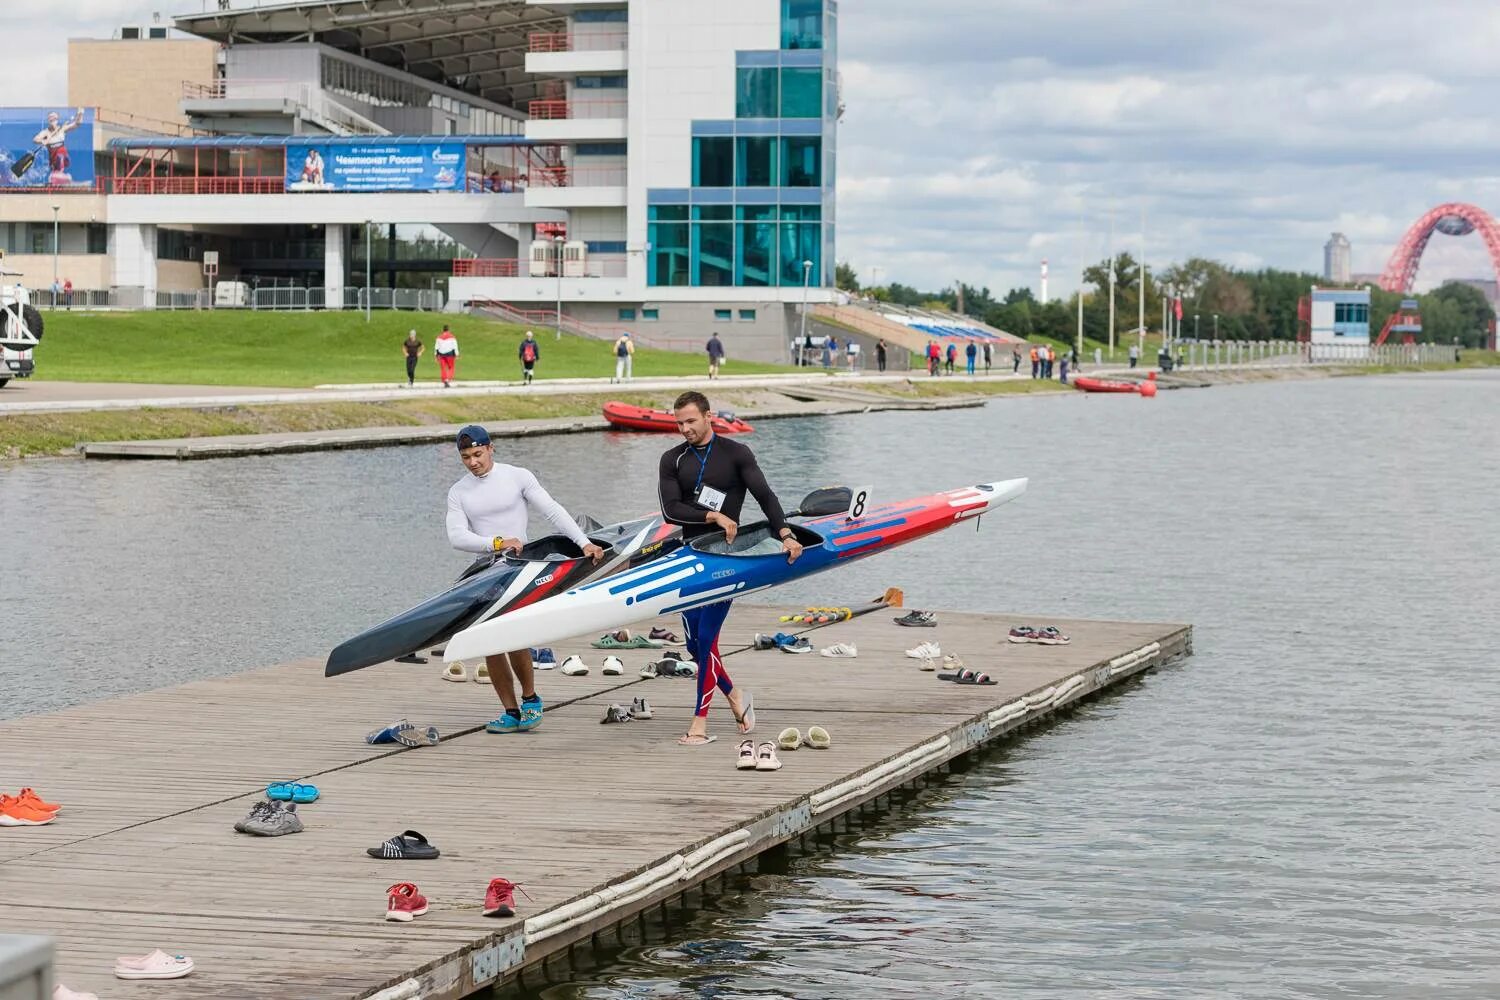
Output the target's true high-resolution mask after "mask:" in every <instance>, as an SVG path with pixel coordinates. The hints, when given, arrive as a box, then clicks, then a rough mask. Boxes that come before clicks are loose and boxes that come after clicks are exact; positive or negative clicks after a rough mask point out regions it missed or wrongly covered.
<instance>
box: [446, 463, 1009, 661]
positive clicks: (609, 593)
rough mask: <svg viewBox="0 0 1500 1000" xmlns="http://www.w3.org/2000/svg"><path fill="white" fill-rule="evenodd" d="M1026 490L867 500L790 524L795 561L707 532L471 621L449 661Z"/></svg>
mask: <svg viewBox="0 0 1500 1000" xmlns="http://www.w3.org/2000/svg"><path fill="white" fill-rule="evenodd" d="M1024 492H1026V480H1025V479H1007V480H1004V481H1002V482H995V483H982V484H980V485H978V486H966V487H963V488H962V489H956V490H948V491H946V492H943V493H934V494H932V495H930V496H923V497H914V498H912V499H910V500H898V501H895V502H893V503H888V504H883V505H881V506H878V507H871V508H870V509H868V510H866V511H865V512H864V514H863V515H862V516H860V517H858V518H853V519H850V518H847V517H846V516H845V514H844V513H843V512H840V513H837V514H831V515H827V516H824V517H819V518H814V519H811V520H808V521H805V522H803V523H799V524H792V525H791V528H792V530H793V532H795V533H796V535H797V539H798V540H799V541H800V542H802V544H803V546H804V549H803V552H802V556H801V557H800V558H799V559H798V560H797V561H796V562H795V563H790V564H789V563H788V562H787V561H786V554H785V553H784V552H783V551H782V549H781V542H780V541H779V540H778V539H776V538H775V537H773V536H772V534H771V530H770V526H769V525H767V524H764V523H761V524H756V525H746V526H744V527H743V528H741V530H740V531H739V533H738V534H737V535H736V536H735V540H734V543H733V544H732V545H726V544H725V541H724V535H723V533H722V532H714V533H713V534H708V535H702V536H700V537H698V538H695V539H693V540H692V541H691V542H688V543H687V544H685V545H684V546H683V547H682V548H680V549H678V550H677V551H676V552H674V553H672V554H671V555H668V556H664V557H662V558H660V559H656V560H654V561H652V562H650V563H647V564H645V565H643V566H640V567H637V568H636V569H632V570H627V571H626V572H624V573H618V574H616V575H614V576H612V577H608V578H606V579H603V580H599V581H596V582H594V583H589V584H585V585H583V586H579V587H576V588H574V589H572V590H568V591H565V592H563V593H560V594H556V595H554V596H551V597H548V598H546V599H545V600H541V601H538V602H536V603H535V604H531V605H528V606H526V607H523V608H517V609H515V610H513V611H510V612H509V613H507V614H506V615H504V616H502V617H500V618H495V619H492V620H489V621H485V622H480V623H479V624H476V625H473V626H470V627H469V628H467V629H464V630H463V631H462V632H459V633H458V634H456V635H454V636H453V637H452V638H451V639H449V640H448V645H447V647H446V649H445V650H444V654H443V658H444V659H445V660H447V661H449V662H451V661H453V660H470V659H475V658H478V657H482V656H489V655H492V654H495V653H504V652H509V651H511V650H514V649H525V648H527V647H528V646H542V645H547V644H549V643H553V642H558V641H560V640H562V639H566V638H568V637H570V636H576V635H580V634H583V635H588V634H591V633H603V632H608V631H611V630H613V629H617V628H620V627H621V626H624V625H630V624H632V623H634V622H639V621H644V620H646V619H648V618H655V617H656V616H658V615H664V614H672V613H675V612H679V611H686V610H688V609H689V608H696V607H702V606H703V605H705V604H713V603H715V602H716V601H724V600H730V599H736V598H740V597H745V596H748V595H750V594H754V593H757V592H759V591H762V590H768V589H770V588H771V587H775V586H779V585H780V584H783V583H788V582H790V581H792V580H798V579H801V578H802V577H804V576H809V575H811V574H813V573H819V572H822V571H823V570H826V569H832V568H833V567H835V566H838V565H841V564H842V563H844V562H848V561H850V560H853V559H860V558H863V557H865V556H868V555H873V554H874V553H876V552H880V551H883V550H885V549H889V548H894V547H895V546H897V545H903V544H905V543H906V542H910V541H913V540H915V539H918V538H922V537H924V536H926V535H930V534H932V533H933V532H937V531H942V530H943V529H944V528H950V527H952V526H953V525H955V524H960V523H965V522H968V521H972V520H974V519H975V518H977V517H979V516H980V515H982V514H985V513H987V512H989V511H990V510H993V509H994V508H996V507H998V506H1000V505H1001V504H1003V503H1007V502H1009V501H1011V500H1014V499H1015V498H1016V497H1018V496H1020V495H1021V494H1022V493H1024Z"/></svg>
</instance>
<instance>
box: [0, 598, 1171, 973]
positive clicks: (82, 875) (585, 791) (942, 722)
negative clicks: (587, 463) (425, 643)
mask: <svg viewBox="0 0 1500 1000" xmlns="http://www.w3.org/2000/svg"><path fill="white" fill-rule="evenodd" d="M786 610H795V609H778V608H771V607H767V606H755V605H740V606H737V607H736V609H735V611H734V613H733V614H732V615H731V616H730V620H729V624H728V626H727V627H726V629H725V634H724V636H723V640H722V642H721V648H722V649H724V650H725V651H726V652H729V651H735V652H732V653H731V655H729V656H728V657H727V659H726V666H727V669H728V670H729V672H730V674H731V676H732V677H733V678H734V680H735V682H736V683H737V684H738V685H740V686H741V687H742V688H744V689H745V690H747V691H750V692H752V693H753V694H754V696H755V707H756V713H757V717H758V718H757V723H758V724H757V728H756V731H755V733H754V734H753V736H754V738H755V739H756V740H757V741H761V740H770V741H773V742H774V741H775V739H776V735H777V733H778V732H780V730H781V729H782V728H784V727H787V726H796V727H798V728H800V729H801V730H802V731H803V732H804V733H805V732H806V731H807V728H808V727H809V726H811V725H821V726H824V727H825V728H827V729H828V730H829V732H830V733H831V734H832V736H833V747H832V749H830V750H827V751H814V750H810V749H807V748H803V749H801V750H799V751H797V752H795V753H783V754H782V755H781V757H782V761H783V763H784V766H783V768H782V769H781V770H780V771H776V772H755V771H750V772H745V771H738V770H736V769H735V766H734V765H735V760H736V747H737V745H738V743H739V740H740V737H739V736H738V735H737V734H736V732H735V727H734V723H733V719H732V718H731V717H730V715H729V712H728V710H727V708H726V707H724V702H723V700H722V697H721V696H717V697H716V699H715V707H714V710H713V712H712V714H711V716H710V720H709V721H710V732H712V733H714V734H716V735H717V736H718V737H719V740H718V742H717V743H714V744H712V745H710V746H707V747H701V748H684V747H680V746H677V745H676V744H675V743H674V742H673V741H674V739H675V737H677V736H678V735H679V734H680V733H682V731H683V730H684V729H685V728H686V723H687V717H688V715H689V713H690V712H691V710H692V705H693V702H694V697H695V689H694V684H695V682H694V681H693V680H691V679H657V680H643V679H641V678H639V676H638V674H637V671H638V670H639V668H640V667H641V666H642V665H643V664H644V663H645V662H646V661H647V660H648V659H653V658H654V657H655V655H656V654H654V653H652V652H650V651H646V650H633V651H627V652H624V653H622V654H621V656H622V659H624V661H625V664H626V674H625V676H623V677H603V676H601V675H600V673H599V664H600V661H601V660H602V658H603V656H604V655H605V653H604V652H602V651H600V650H594V649H590V648H588V639H590V638H592V637H584V638H580V639H578V640H576V641H572V642H567V643H562V644H559V645H558V646H556V647H554V648H555V649H556V652H557V656H558V659H559V660H561V659H562V658H563V656H565V655H566V654H567V653H570V652H581V653H583V654H584V655H585V659H586V660H587V662H589V663H590V664H591V665H592V667H593V670H592V672H591V673H590V674H589V675H588V676H587V677H563V676H561V675H560V674H559V673H557V672H556V671H551V672H545V673H541V674H539V683H538V690H539V693H540V694H541V695H542V697H543V698H544V699H545V700H546V702H547V706H548V708H547V715H546V720H545V723H544V724H543V725H542V727H541V728H540V729H538V730H537V731H535V732H533V733H529V734H521V735H512V736H493V735H489V734H487V733H485V732H484V731H483V728H482V727H483V724H484V722H485V721H486V720H488V719H490V718H493V717H494V716H495V715H497V714H498V702H497V699H496V698H495V695H494V692H493V690H492V689H491V688H490V687H489V686H488V685H483V686H481V685H479V684H475V683H473V682H472V681H471V682H469V683H466V684H455V683H449V682H445V681H443V680H442V679H441V678H440V676H439V675H440V672H441V667H442V664H441V662H440V661H438V660H436V659H435V660H433V661H432V662H430V663H429V664H427V665H425V666H416V665H406V664H383V665H380V666H377V667H372V668H370V669H368V670H363V671H359V672H357V673H354V674H351V675H347V676H344V677H339V678H335V679H325V678H324V677H323V676H322V660H321V658H311V659H307V660H299V661H296V662H293V663H287V664H282V665H279V666H274V667H268V668H264V669H260V670H253V671H250V672H248V673H243V674H239V675H236V676H233V677H228V678H222V679H217V680H210V681H200V682H196V683H191V684H185V685H182V686H180V687H174V688H166V689H163V690H158V691H152V692H148V693H145V694H140V695H135V696H131V697H126V698H119V699H115V700H111V701H105V702H99V703H96V704H91V705H84V706H80V707H77V708H72V709H68V710H65V711H61V712H57V713H53V714H49V715H39V716H29V717H25V718H20V719H15V720H11V721H6V722H0V791H5V792H7V793H12V794H13V793H14V791H15V789H16V788H17V787H20V786H23V785H31V786H34V787H36V788H37V789H38V791H40V792H41V794H42V795H43V796H44V797H47V798H49V799H51V800H52V801H55V802H60V803H62V804H63V806H64V808H63V811H62V812H61V814H60V816H59V818H58V820H57V821H56V822H55V823H53V824H52V825H50V826H45V827H35V828H27V827H0V887H3V889H0V932H13V933H35V934H46V935H51V936H53V937H54V938H55V939H56V941H57V948H58V951H57V979H58V981H59V982H62V983H65V984H67V985H68V986H70V987H72V988H73V989H75V990H88V991H92V992H96V993H98V994H100V996H101V997H109V998H136V997H141V998H144V997H147V996H160V995H163V990H164V987H163V986H162V985H160V984H151V983H131V982H124V981H120V980H116V979H115V978H114V977H113V976H112V974H111V969H112V967H113V964H114V959H115V957H116V956H118V955H129V954H141V953H144V952H147V951H150V950H151V949H153V948H157V947H160V948H162V949H163V950H166V951H169V952H174V953H185V954H188V955H190V956H192V958H193V959H194V961H195V962H196V966H197V967H196V970H195V971H194V972H193V974H192V975H191V976H189V977H188V978H186V979H183V980H180V981H175V982H173V983H172V985H171V987H170V991H171V995H172V996H173V997H180V998H188V997H237V998H245V997H269V996H287V997H298V998H324V997H328V998H363V997H372V996H376V997H380V998H381V1000H401V998H412V997H424V998H429V1000H445V998H456V997H462V996H466V995H468V994H470V993H472V992H474V991H476V990H478V989H482V988H485V987H487V986H489V985H491V984H493V983H495V982H498V981H500V980H501V979H502V978H504V976H505V975H507V974H509V973H513V972H514V971H515V970H516V969H518V968H520V967H522V966H523V965H531V964H533V963H535V962H539V961H540V960H541V959H543V958H544V957H545V956H546V955H548V954H550V953H553V952H555V951H557V950H558V949H561V948H565V947H567V946H568V945H569V944H571V943H573V942H575V941H577V940H579V939H580V938H583V937H586V936H588V935H589V934H591V933H593V932H596V931H598V930H601V929H604V928H607V927H609V926H611V925H613V924H615V923H618V922H620V921H622V920H624V919H627V918H629V917H630V916H632V915H633V914H634V913H636V912H638V911H639V910H641V909H643V908H645V907H648V906H654V905H656V904H658V903H660V902H661V901H663V900H665V899H670V898H672V897H674V896H676V895H678V894H680V893H681V892H683V891H684V890H686V889H688V888H689V887H691V886H694V885H696V884H698V883H701V882H702V881H704V880H705V879H707V878H709V877H711V876H712V875H714V874H716V873H718V872H719V871H722V870H724V869H726V868H728V867H731V866H733V865H735V864H738V863H740V862H741V861H744V860H745V859H747V858H749V857H752V856H754V855H756V854H758V853H760V852H761V851H764V850H766V849H767V848H769V847H771V846H774V845H775V844H777V843H780V842H782V841H785V840H787V839H789V838H791V837H794V836H798V835H799V834H800V833H802V832H803V831H806V830H808V829H811V828H813V827H816V826H818V825H821V824H824V823H827V822H829V821H830V820H831V819H833V818H834V817H835V816H837V815H839V814H841V813H842V812H845V811H847V810H850V809H853V808H855V807H856V806H858V805H859V804H860V803H862V802H864V801H867V800H868V799H870V798H873V797H874V796H876V795H877V794H880V793H882V792H884V791H887V790H889V789H890V788H893V787H896V786H899V785H901V784H905V783H907V782H910V781H912V780H913V779H914V778H915V777H916V776H918V775H920V774H921V773H924V772H925V771H928V770H931V769H933V768H936V767H939V766H941V765H942V764H943V763H944V762H946V761H947V760H949V759H951V758H953V757H955V756H958V755H960V754H963V753H966V752H968V751H969V750H971V749H972V748H973V747H975V746H977V745H978V744H980V743H983V742H985V741H987V740H990V739H993V738H997V737H1000V736H1002V735H1004V734H1005V733H1007V732H1009V731H1011V730H1013V729H1015V728H1016V727H1018V726H1021V725H1024V724H1026V723H1028V722H1031V721H1034V720H1036V719H1038V718H1040V717H1042V716H1045V715H1047V714H1049V713H1051V712H1053V711H1056V710H1057V709H1059V708H1061V707H1063V706H1065V705H1067V704H1070V703H1071V702H1073V701H1076V700H1078V699H1080V698H1084V697H1087V696H1088V695H1090V694H1091V693H1093V692H1094V691H1096V690H1100V689H1102V688H1105V687H1108V686H1109V685H1111V684H1115V683H1118V682H1120V681H1123V680H1125V679H1126V678H1128V677H1130V676H1131V675H1133V674H1135V673H1138V672H1140V671H1141V670H1145V669H1148V668H1150V667H1152V666H1155V665H1157V664H1159V663H1162V662H1165V661H1167V660H1169V659H1173V658H1175V657H1178V656H1181V655H1186V654H1188V653H1190V652H1191V643H1192V638H1191V635H1192V634H1191V629H1190V627H1188V626H1184V625H1166V624H1143V623H1132V622H1094V621H1064V620H1056V619H1044V618H1038V617H1036V616H1024V617H1023V616H1016V615H998V614H986V615H977V614H958V613H947V612H942V613H939V615H938V620H939V626H938V627H937V628H931V629H913V628H901V627H898V626H895V625H894V624H892V618H893V617H894V616H895V614H896V613H893V612H881V613H876V614H871V615H868V616H866V617H863V618H859V619H856V620H854V621H851V622H844V623H839V624H834V625H829V626H823V627H820V628H816V629H813V630H811V631H807V630H806V628H805V627H797V630H798V631H803V632H806V634H808V635H809V637H810V638H811V639H812V640H813V641H814V642H815V643H817V644H818V645H819V646H824V645H828V644H831V643H833V642H852V643H855V644H856V645H857V646H858V649H859V656H858V658H857V659H853V660H839V659H829V658H824V657H822V656H819V655H817V654H816V653H814V654H811V655H789V654H785V653H781V652H778V651H774V650H773V651H757V650H751V649H743V647H745V646H747V645H748V644H749V642H750V640H751V638H752V635H753V633H755V632H757V631H760V632H774V631H776V630H777V629H778V628H781V629H786V628H787V627H786V626H778V625H777V621H776V618H777V615H778V614H781V613H784V612H785V611H786ZM1042 620H1045V621H1047V622H1049V623H1055V624H1057V625H1058V626H1059V627H1061V628H1062V629H1063V630H1064V631H1065V632H1067V633H1069V634H1070V635H1071V636H1072V637H1073V641H1072V643H1071V644H1070V645H1067V646H1037V645H1017V644H1011V643H1007V642H1006V641H1005V634H1006V631H1007V630H1008V629H1009V627H1010V626H1011V625H1014V624H1019V623H1021V622H1028V623H1035V622H1037V621H1042ZM662 624H664V625H666V626H667V627H670V628H673V629H674V630H675V631H678V632H680V631H681V628H680V623H677V622H675V621H663V622H662ZM923 640H933V641H937V642H940V643H941V644H942V647H943V650H944V652H950V653H957V654H959V655H961V656H962V657H963V658H964V660H965V662H966V663H967V664H968V665H969V666H970V667H972V668H975V669H980V670H986V671H988V672H989V673H990V674H992V675H993V676H994V677H995V679H996V680H997V681H998V682H999V683H998V684H997V685H996V686H993V687H980V686H959V685H955V684H952V683H949V682H944V681H939V680H937V679H936V677H935V675H934V674H932V673H926V672H923V671H921V670H919V669H918V661H916V660H913V659H909V658H907V657H906V656H905V655H904V653H903V650H905V649H906V648H908V647H911V646H914V645H916V644H917V643H918V642H921V641H923ZM678 648H680V647H678ZM637 696H644V697H646V698H647V699H648V700H649V701H650V702H651V703H652V706H653V707H654V709H655V711H656V718H655V719H653V720H650V721H640V722H631V723H627V724H624V725H614V726H601V725H600V724H599V720H600V718H601V717H602V716H603V713H604V710H605V707H606V706H607V705H609V704H610V703H612V702H625V703H629V701H630V699H631V698H633V697H637ZM403 716H404V717H407V718H409V719H411V720H412V721H413V722H420V723H430V724H433V725H436V726H437V727H438V728H439V730H440V731H441V733H442V735H443V741H442V743H441V744H440V745H439V746H436V747H429V748H420V749H406V748H403V747H392V746H370V745H368V744H366V743H364V742H363V736H364V734H365V733H366V732H367V731H369V730H372V729H375V728H378V727H379V726H380V725H382V724H385V723H387V722H390V721H394V720H395V719H398V718H401V717H403ZM284 779H299V780H303V781H311V782H312V783H315V784H316V785H317V786H318V787H319V788H320V789H321V791H322V797H321V798H320V799H319V801H317V802H316V803H313V804H311V805H306V806H299V807H298V812H299V815H301V816H302V817H303V821H304V823H305V824H306V830H305V832H303V833H300V834H296V835H292V836H285V837H279V838H259V837H251V836H245V835H241V834H237V833H235V832H234V830H233V824H234V823H235V822H236V821H237V820H239V819H241V818H243V817H244V815H245V814H246V812H247V811H248V810H249V807H250V806H251V804H253V803H254V802H255V801H257V800H259V799H260V798H262V797H263V793H264V789H265V786H266V784H267V783H268V782H270V781H275V780H284ZM406 829H415V830H419V831H421V832H422V833H423V834H425V835H426V836H427V837H428V838H429V839H430V840H431V841H432V842H433V843H434V844H436V845H437V846H438V847H439V848H440V849H441V850H442V857H441V858H440V859H439V860H436V861H388V860H377V859H374V858H370V857H368V856H366V854H365V848H367V847H374V846H377V845H379V844H380V843H381V842H382V841H383V840H385V839H386V838H387V837H390V836H393V835H395V834H397V833H400V832H401V831H403V830H406ZM495 876H503V877H505V878H509V879H511V880H513V881H515V882H518V883H520V884H521V885H523V886H524V887H525V888H526V890H527V892H529V893H530V894H531V896H532V897H533V899H534V901H527V900H526V899H524V898H522V897H520V896H517V902H518V903H519V912H518V915H517V916H516V917H515V918H513V919H510V920H495V919H486V918H484V917H483V916H481V914H480V905H481V903H482V901H483V896H484V890H485V886H486V884H487V882H488V881H489V879H490V878H492V877H495ZM401 881H412V882H415V883H417V885H418V886H420V888H421V890H422V892H423V893H424V894H425V895H426V896H427V897H428V898H429V900H430V901H431V907H432V909H431V912H430V913H428V914H427V915H425V916H422V917H418V918H417V919H416V920H415V921H413V922H411V923H392V922H387V921H386V920H385V919H384V909H385V889H386V887H387V886H389V885H391V884H392V883H395V882H401ZM569 904H572V905H569Z"/></svg>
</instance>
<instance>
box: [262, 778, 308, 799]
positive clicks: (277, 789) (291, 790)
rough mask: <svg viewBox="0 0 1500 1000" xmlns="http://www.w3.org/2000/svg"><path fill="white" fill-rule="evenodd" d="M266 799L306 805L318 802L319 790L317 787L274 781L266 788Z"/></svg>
mask: <svg viewBox="0 0 1500 1000" xmlns="http://www.w3.org/2000/svg"><path fill="white" fill-rule="evenodd" d="M266 798H268V799H272V800H273V801H277V802H296V803H298V804H300V805H306V804H307V803H309V802H316V801H318V788H317V786H316V785H299V784H298V783H297V782H295V781H273V782H272V783H271V784H269V785H267V786H266Z"/></svg>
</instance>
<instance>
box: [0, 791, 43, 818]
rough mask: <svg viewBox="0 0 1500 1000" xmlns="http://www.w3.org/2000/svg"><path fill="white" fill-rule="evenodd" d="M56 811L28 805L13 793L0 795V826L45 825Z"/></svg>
mask: <svg viewBox="0 0 1500 1000" xmlns="http://www.w3.org/2000/svg"><path fill="white" fill-rule="evenodd" d="M55 819H57V813H55V812H49V811H48V810H46V809H38V808H37V807H36V806H33V805H28V804H27V803H25V802H22V801H21V800H20V799H18V798H16V797H15V796H13V795H0V826H46V825H47V824H48V823H51V822H52V821H53V820H55Z"/></svg>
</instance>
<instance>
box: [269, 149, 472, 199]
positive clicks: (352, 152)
mask: <svg viewBox="0 0 1500 1000" xmlns="http://www.w3.org/2000/svg"><path fill="white" fill-rule="evenodd" d="M466 152H467V151H466V150H465V148H464V146H463V145H462V144H460V143H428V144H423V145H413V146H397V145H389V144H383V143H381V142H379V141H372V142H369V143H360V144H358V145H344V144H339V145H332V144H329V143H320V142H309V143H300V144H293V145H289V146H287V148H286V189H287V190H288V191H462V190H463V189H464V158H465V154H466Z"/></svg>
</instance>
